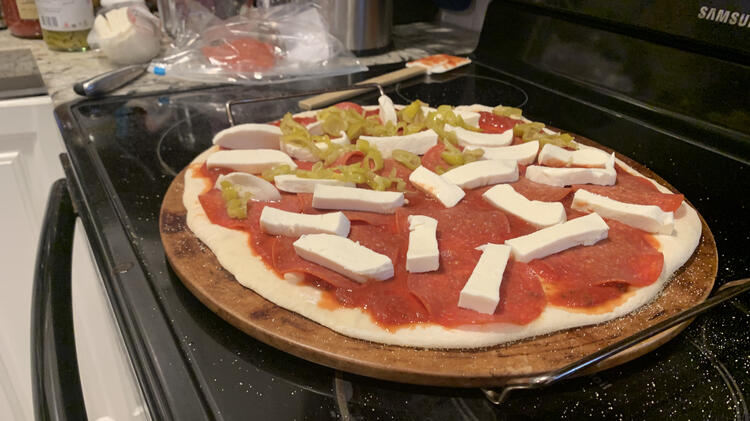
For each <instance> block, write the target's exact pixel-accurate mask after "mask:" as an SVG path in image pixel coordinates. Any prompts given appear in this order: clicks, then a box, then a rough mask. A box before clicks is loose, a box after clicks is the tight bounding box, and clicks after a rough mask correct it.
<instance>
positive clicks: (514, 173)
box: [442, 160, 518, 189]
mask: <svg viewBox="0 0 750 421" xmlns="http://www.w3.org/2000/svg"><path fill="white" fill-rule="evenodd" d="M442 177H443V178H444V179H446V180H448V182H450V183H453V184H456V185H457V186H459V187H461V188H462V189H474V188H477V187H481V186H487V185H490V184H497V183H508V182H511V181H516V180H518V165H516V161H499V160H485V161H474V162H470V163H468V164H464V165H461V166H460V167H456V168H453V169H452V170H450V171H447V172H445V173H444V174H443V175H442Z"/></svg>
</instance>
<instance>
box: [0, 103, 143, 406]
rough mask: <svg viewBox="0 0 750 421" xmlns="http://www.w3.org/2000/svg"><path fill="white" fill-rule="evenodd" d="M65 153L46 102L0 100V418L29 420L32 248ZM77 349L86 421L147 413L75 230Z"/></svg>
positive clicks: (84, 244) (81, 237) (83, 241)
mask: <svg viewBox="0 0 750 421" xmlns="http://www.w3.org/2000/svg"><path fill="white" fill-rule="evenodd" d="M63 150H64V147H63V143H62V138H61V136H60V132H59V130H58V128H57V124H56V123H55V120H54V117H53V105H52V101H51V99H50V98H49V97H31V98H22V99H15V100H7V101H0V267H2V268H3V276H2V277H0V288H1V289H0V419H3V420H32V419H33V417H34V414H33V407H32V392H31V349H30V331H31V330H30V327H31V310H32V309H31V295H32V283H33V274H34V267H35V259H36V249H37V241H38V238H39V231H40V229H41V225H42V218H43V216H44V211H45V207H46V201H47V195H48V193H49V188H50V186H51V184H52V182H53V181H54V180H56V179H58V178H61V177H63V172H62V167H61V165H60V161H59V158H58V156H59V154H60V153H61V152H63ZM78 225H80V223H79V224H78ZM72 282H73V285H72V289H73V291H72V294H73V313H74V325H75V330H76V332H75V333H76V346H77V348H78V360H79V369H80V372H81V381H82V383H83V392H84V399H85V401H86V409H87V413H88V415H89V419H92V420H96V419H98V418H100V417H104V416H107V417H110V418H111V419H114V420H141V419H146V418H147V416H148V414H147V413H146V412H144V407H145V406H144V403H143V399H142V397H141V395H140V391H139V388H138V387H137V383H136V380H135V376H134V375H133V371H132V367H131V365H130V362H129V359H128V358H127V352H126V351H125V348H124V344H123V342H122V339H121V336H120V335H119V331H118V329H117V325H116V323H115V320H114V317H113V314H112V310H111V308H110V307H109V302H108V301H107V298H106V294H105V292H104V289H103V286H102V282H101V279H100V278H99V276H98V274H97V272H96V270H95V266H94V264H93V261H92V259H91V255H90V250H89V246H88V241H86V239H85V237H84V232H83V230H82V229H80V226H79V227H77V230H76V239H75V243H74V255H73V274H72Z"/></svg>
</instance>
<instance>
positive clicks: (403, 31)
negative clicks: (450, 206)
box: [0, 23, 479, 105]
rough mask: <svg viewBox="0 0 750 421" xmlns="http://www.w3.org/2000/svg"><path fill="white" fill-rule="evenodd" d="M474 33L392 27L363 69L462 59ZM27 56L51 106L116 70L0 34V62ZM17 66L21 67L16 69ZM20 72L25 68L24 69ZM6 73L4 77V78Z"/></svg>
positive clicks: (180, 84) (151, 80) (167, 82)
mask: <svg viewBox="0 0 750 421" xmlns="http://www.w3.org/2000/svg"><path fill="white" fill-rule="evenodd" d="M478 39H479V33H477V32H471V31H467V30H465V29H461V28H457V27H452V26H447V25H440V26H438V25H436V24H431V23H412V24H408V25H397V26H395V27H394V31H393V46H394V48H393V50H391V51H390V52H388V53H385V54H380V55H376V56H370V57H362V58H360V61H361V62H362V63H363V64H365V65H367V66H370V65H375V64H388V63H398V62H403V61H408V60H414V59H417V58H420V57H424V56H426V55H429V54H436V53H450V54H455V55H466V54H468V53H470V52H471V51H472V50H473V49H474V48H475V47H476V44H477V41H478ZM17 49H29V50H31V52H32V54H33V56H34V58H35V59H36V64H37V68H38V72H39V73H40V74H41V76H42V78H43V79H44V82H45V84H46V85H47V89H48V92H49V95H50V96H51V97H52V100H53V102H54V104H55V105H58V104H61V103H63V102H67V101H71V100H74V99H77V98H79V96H78V95H76V94H75V92H73V88H72V87H73V84H74V83H75V82H77V81H80V80H84V79H87V78H90V77H93V76H95V75H98V74H100V73H104V72H107V71H110V70H113V69H114V68H115V67H116V66H115V65H114V64H112V63H110V62H109V61H108V60H107V59H106V57H105V56H104V55H103V54H101V53H98V52H96V51H87V52H79V53H69V52H58V51H51V50H49V49H48V48H47V45H46V44H45V43H44V41H42V40H27V39H21V38H16V37H13V36H12V35H11V34H10V32H9V31H7V30H3V31H0V58H2V59H5V58H4V57H2V52H3V51H5V50H17ZM19 66H22V64H19ZM24 66H25V65H24ZM27 67H28V66H25V67H24V69H14V70H0V79H2V78H5V77H11V76H16V75H17V74H18V73H19V72H24V71H35V70H34V69H33V68H30V69H28V68H27ZM8 73H10V74H8ZM202 85H205V84H203V83H199V82H191V81H185V80H181V79H177V78H173V77H169V76H156V75H153V74H150V73H149V74H144V75H142V76H141V77H140V78H138V79H137V80H136V81H134V82H133V83H131V84H129V85H126V86H124V87H123V88H120V89H118V90H117V91H115V92H114V94H130V93H144V92H154V91H162V90H167V89H175V90H178V89H186V88H191V87H196V86H202Z"/></svg>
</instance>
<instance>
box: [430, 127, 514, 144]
mask: <svg viewBox="0 0 750 421" xmlns="http://www.w3.org/2000/svg"><path fill="white" fill-rule="evenodd" d="M445 131H447V132H448V131H451V132H453V133H455V134H456V139H458V144H459V145H461V146H479V147H484V146H491V147H492V146H494V147H497V146H508V145H510V144H511V143H513V129H508V130H506V131H504V132H502V133H479V132H472V131H471V130H466V129H464V128H463V127H454V126H451V125H450V124H446V125H445Z"/></svg>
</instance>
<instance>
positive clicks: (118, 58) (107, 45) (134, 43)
mask: <svg viewBox="0 0 750 421" xmlns="http://www.w3.org/2000/svg"><path fill="white" fill-rule="evenodd" d="M160 27H161V23H160V22H159V19H158V18H157V17H156V16H154V15H152V14H151V12H149V10H148V8H147V7H146V6H145V5H144V4H142V3H140V4H139V3H134V4H129V5H125V6H124V7H122V6H120V7H114V8H109V9H102V10H101V11H99V13H98V14H97V16H96V20H94V27H93V29H92V30H91V32H89V35H88V44H89V45H90V46H91V47H92V48H94V49H101V51H102V52H103V53H104V54H105V55H106V56H107V58H108V59H109V60H110V61H112V62H114V63H117V64H123V65H124V64H135V63H146V62H148V61H149V60H151V59H152V58H154V57H155V56H156V55H157V54H159V52H160V51H161V29H160Z"/></svg>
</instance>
